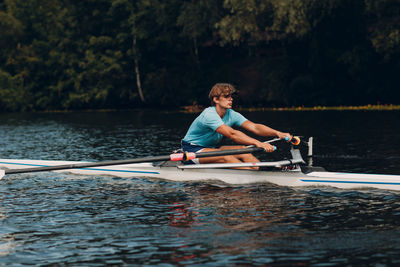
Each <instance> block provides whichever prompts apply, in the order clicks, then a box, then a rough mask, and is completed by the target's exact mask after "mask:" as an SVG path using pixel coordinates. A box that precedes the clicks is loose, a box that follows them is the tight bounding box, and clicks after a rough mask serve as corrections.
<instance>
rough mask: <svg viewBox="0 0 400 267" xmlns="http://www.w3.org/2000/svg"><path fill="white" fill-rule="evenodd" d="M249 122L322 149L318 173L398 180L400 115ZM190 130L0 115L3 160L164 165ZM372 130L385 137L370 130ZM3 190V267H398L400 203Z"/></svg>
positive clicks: (134, 190)
mask: <svg viewBox="0 0 400 267" xmlns="http://www.w3.org/2000/svg"><path fill="white" fill-rule="evenodd" d="M245 115H246V116H248V117H249V118H250V119H253V120H255V121H261V122H264V123H267V122H268V123H269V124H270V125H271V126H272V127H276V128H279V129H285V130H286V129H287V130H288V131H291V132H296V133H299V134H300V135H314V137H315V139H316V147H315V153H316V157H315V159H314V161H315V162H316V165H323V166H326V167H328V168H329V169H333V170H348V171H361V172H381V173H397V174H400V164H399V155H398V151H400V149H399V148H400V147H399V143H398V142H393V140H395V138H394V137H395V136H396V135H397V133H398V130H399V125H400V124H399V117H400V116H398V115H399V114H398V113H396V112H394V113H393V112H390V113H381V112H372V113H358V112H355V113H348V112H332V113H330V112H329V113H324V112H321V113H306V112H305V113H296V112H293V113H292V112H288V113H268V112H266V113H249V114H245ZM194 116H195V115H193V114H162V113H157V112H149V111H148V112H142V113H140V112H137V111H129V112H115V113H79V114H78V113H69V114H2V115H0V145H1V157H3V158H35V159H60V160H61V159H62V160H63V159H69V160H106V159H124V158H130V157H136V156H145V155H158V154H160V153H162V154H165V153H169V152H170V151H171V150H173V149H175V148H176V147H177V146H179V140H180V138H181V137H182V136H183V135H184V133H185V131H186V128H187V126H188V125H189V124H190V122H191V121H192V119H193V118H194ZM370 120H372V121H374V123H375V124H374V125H377V124H378V125H377V126H374V127H379V129H378V128H374V127H372V126H370V124H367V122H369V121H370ZM310 122H313V123H310ZM361 128H362V129H363V131H362V136H360V134H359V130H358V129H361ZM280 148H281V151H280V153H282V154H284V151H283V150H284V147H280ZM262 157H269V155H263V156H262ZM275 157H279V156H278V155H275ZM0 182H1V186H0V199H1V203H2V205H1V208H0V255H1V258H0V266H20V265H75V266H96V265H99V266H103V265H113V266H126V265H161V264H163V263H169V264H172V265H191V264H193V265H195V264H197V265H203V264H209V265H216V266H227V265H240V266H242V265H243V266H250V265H256V266H265V265H272V266H276V265H279V266H285V265H317V266H318V265H319V266H335V265H339V266H340V265H379V264H382V265H398V264H400V256H399V255H400V253H399V252H400V234H399V225H400V224H399V223H400V204H399V203H400V201H399V200H400V194H399V193H397V192H390V191H384V190H369V189H365V190H357V191H354V190H339V189H333V188H328V187H326V188H303V189H298V188H295V189H293V188H286V187H279V186H275V185H271V184H259V185H249V186H241V187H230V186H226V185H215V184H214V185H212V184H207V183H175V182H168V181H160V180H147V179H136V178H132V179H120V178H112V177H102V176H94V177H93V176H90V177H89V176H78V175H70V174H60V173H36V174H20V175H10V176H7V177H5V178H4V179H3V180H1V181H0Z"/></svg>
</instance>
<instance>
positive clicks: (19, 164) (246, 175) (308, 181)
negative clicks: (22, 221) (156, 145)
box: [0, 159, 400, 190]
mask: <svg viewBox="0 0 400 267" xmlns="http://www.w3.org/2000/svg"><path fill="white" fill-rule="evenodd" d="M74 163H82V162H73V161H42V160H13V159H0V168H1V169H21V168H32V167H44V166H56V165H64V164H74ZM57 172H68V173H73V174H82V175H111V176H116V177H122V178H133V177H137V178H142V177H144V178H157V179H165V180H170V181H183V182H184V181H209V180H216V181H221V182H224V183H227V184H232V185H241V184H253V183H273V184H276V185H280V186H291V187H298V186H332V187H337V188H344V189H356V188H365V187H368V188H379V189H387V190H400V176H399V175H378V174H353V173H338V172H325V171H313V172H309V173H303V172H302V171H301V169H300V168H296V169H294V170H290V171H251V170H234V169H214V168H210V169H180V168H178V167H176V166H171V167H166V166H153V164H151V163H139V164H127V165H114V166H104V167H94V168H83V169H68V170H62V171H57Z"/></svg>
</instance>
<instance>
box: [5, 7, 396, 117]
mask: <svg viewBox="0 0 400 267" xmlns="http://www.w3.org/2000/svg"><path fill="white" fill-rule="evenodd" d="M0 49H1V54H0V110H2V111H29V110H76V109H106V108H136V107H161V108H177V107H179V106H182V105H190V104H192V103H194V102H197V103H199V104H203V105H206V104H207V103H208V100H207V93H208V91H209V89H210V87H211V86H212V85H213V84H214V83H216V82H230V83H232V84H234V85H235V86H236V87H237V88H238V89H239V97H237V100H235V101H236V103H237V104H239V105H242V106H253V107H254V106H313V105H328V106H329V105H350V104H351V105H361V104H375V103H382V104H386V103H392V104H398V103H399V102H400V92H399V90H400V87H399V85H400V83H399V73H400V60H399V54H400V2H399V1H397V0H247V1H244V0H170V1H162V0H135V1H133V0H82V1H72V0H29V1H26V0H0Z"/></svg>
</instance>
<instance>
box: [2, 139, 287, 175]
mask: <svg viewBox="0 0 400 267" xmlns="http://www.w3.org/2000/svg"><path fill="white" fill-rule="evenodd" d="M278 140H279V139H272V140H270V141H267V142H268V143H272V142H275V141H278ZM263 150H264V149H263V148H260V147H253V146H249V147H246V148H241V149H232V150H219V151H209V152H199V153H187V152H185V153H175V154H171V155H164V156H155V157H144V158H136V159H126V160H112V161H99V162H85V163H72V164H64V165H56V166H43V167H32V168H23V169H8V170H4V172H3V170H1V172H0V179H1V178H2V177H3V176H4V175H5V174H17V173H28V172H44V171H57V170H67V169H82V168H92V167H101V166H111V165H125V164H134V163H144V162H156V161H169V160H171V161H181V160H188V159H195V158H206V157H218V156H227V155H238V154H247V153H253V152H258V151H263Z"/></svg>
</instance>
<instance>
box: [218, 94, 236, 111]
mask: <svg viewBox="0 0 400 267" xmlns="http://www.w3.org/2000/svg"><path fill="white" fill-rule="evenodd" d="M214 102H215V104H216V105H219V106H221V107H222V108H226V109H228V108H232V102H233V98H232V94H223V95H220V96H219V97H218V98H217V97H215V98H214Z"/></svg>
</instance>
